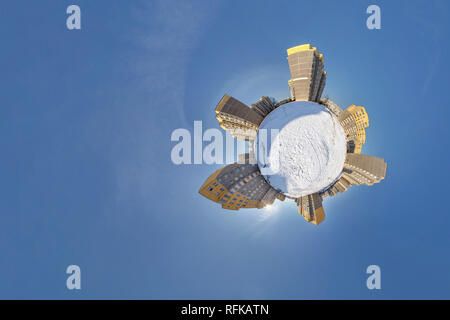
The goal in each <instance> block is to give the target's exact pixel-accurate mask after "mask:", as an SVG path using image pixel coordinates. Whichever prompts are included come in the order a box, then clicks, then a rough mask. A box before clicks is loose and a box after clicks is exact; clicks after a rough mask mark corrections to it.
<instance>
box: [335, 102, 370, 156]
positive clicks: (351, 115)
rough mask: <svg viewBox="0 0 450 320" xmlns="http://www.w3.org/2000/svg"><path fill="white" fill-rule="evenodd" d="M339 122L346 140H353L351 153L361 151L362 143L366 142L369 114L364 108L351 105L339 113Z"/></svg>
mask: <svg viewBox="0 0 450 320" xmlns="http://www.w3.org/2000/svg"><path fill="white" fill-rule="evenodd" d="M338 119H339V122H340V124H341V125H342V127H343V128H344V131H345V134H346V136H347V141H353V144H354V148H353V150H352V149H350V151H353V153H361V149H362V145H363V144H364V143H365V142H366V130H364V128H367V127H368V126H369V116H368V114H367V112H366V109H364V107H361V106H355V105H351V106H350V107H348V108H347V109H346V110H345V111H343V112H341V113H340V114H339V117H338Z"/></svg>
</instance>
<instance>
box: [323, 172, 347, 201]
mask: <svg viewBox="0 0 450 320" xmlns="http://www.w3.org/2000/svg"><path fill="white" fill-rule="evenodd" d="M351 185H353V183H352V182H351V181H349V180H348V179H347V178H346V177H345V176H344V175H342V176H341V177H340V178H339V179H338V180H337V181H336V182H335V183H334V184H333V185H332V186H331V187H329V188H328V189H327V190H326V191H325V192H323V193H322V196H323V197H326V196H335V195H337V194H338V193H340V192H341V193H342V192H345V191H347V189H348V188H349V187H350V186H351Z"/></svg>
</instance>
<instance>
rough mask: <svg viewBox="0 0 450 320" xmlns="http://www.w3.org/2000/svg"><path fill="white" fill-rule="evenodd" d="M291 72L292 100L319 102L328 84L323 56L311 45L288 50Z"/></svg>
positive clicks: (290, 88) (290, 87)
mask: <svg viewBox="0 0 450 320" xmlns="http://www.w3.org/2000/svg"><path fill="white" fill-rule="evenodd" d="M287 54H288V58H287V59H288V64H289V69H290V71H291V80H289V90H290V92H291V98H292V99H293V100H296V101H299V100H304V101H319V100H320V97H321V95H322V92H323V89H324V87H325V84H326V78H327V73H326V72H325V71H324V70H323V68H324V59H323V55H322V54H319V52H318V51H317V48H316V47H312V46H311V45H310V44H309V43H308V44H303V45H300V46H296V47H292V48H290V49H288V50H287Z"/></svg>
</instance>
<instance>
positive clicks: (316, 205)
mask: <svg viewBox="0 0 450 320" xmlns="http://www.w3.org/2000/svg"><path fill="white" fill-rule="evenodd" d="M296 203H297V206H298V213H300V214H301V215H302V216H303V217H304V218H305V220H306V221H308V222H311V223H313V224H315V225H318V224H320V223H321V222H322V221H323V220H325V211H323V207H322V196H321V195H320V194H318V193H314V194H310V195H307V196H303V197H300V198H298V199H297V200H296Z"/></svg>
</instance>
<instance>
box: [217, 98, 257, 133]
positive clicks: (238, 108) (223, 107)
mask: <svg viewBox="0 0 450 320" xmlns="http://www.w3.org/2000/svg"><path fill="white" fill-rule="evenodd" d="M216 118H217V120H219V123H220V127H221V128H222V129H224V130H227V131H228V132H229V133H230V134H231V135H232V136H233V137H234V138H236V139H239V140H254V138H255V136H256V132H257V130H258V126H259V124H260V123H261V122H262V120H263V119H264V117H263V116H262V115H260V114H259V113H257V112H256V111H255V110H253V109H251V108H249V107H248V106H247V105H245V104H244V103H242V102H241V101H239V100H237V99H235V98H233V97H230V96H229V95H227V94H225V95H224V96H223V97H222V99H221V100H220V102H219V104H218V105H217V107H216Z"/></svg>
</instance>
